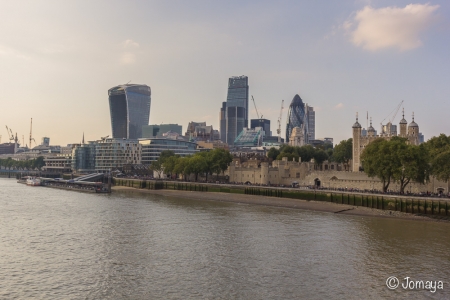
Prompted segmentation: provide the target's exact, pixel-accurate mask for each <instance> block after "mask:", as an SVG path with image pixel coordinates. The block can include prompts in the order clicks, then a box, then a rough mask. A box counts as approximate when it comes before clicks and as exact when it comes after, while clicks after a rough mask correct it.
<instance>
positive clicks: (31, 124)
mask: <svg viewBox="0 0 450 300" xmlns="http://www.w3.org/2000/svg"><path fill="white" fill-rule="evenodd" d="M32 131H33V118H31V123H30V149H31V140H32V139H33V137H32V136H31V133H32ZM35 143H36V142H35Z"/></svg>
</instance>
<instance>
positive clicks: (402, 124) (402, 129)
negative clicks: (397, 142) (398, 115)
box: [400, 109, 408, 137]
mask: <svg viewBox="0 0 450 300" xmlns="http://www.w3.org/2000/svg"><path fill="white" fill-rule="evenodd" d="M402 116H403V118H402V119H401V120H400V137H406V134H407V133H406V127H407V125H408V122H406V120H405V109H403V114H402Z"/></svg>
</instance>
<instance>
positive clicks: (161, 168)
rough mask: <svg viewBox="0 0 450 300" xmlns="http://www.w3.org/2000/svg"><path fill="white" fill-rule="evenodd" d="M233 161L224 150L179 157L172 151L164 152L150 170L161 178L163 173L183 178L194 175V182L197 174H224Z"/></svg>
mask: <svg viewBox="0 0 450 300" xmlns="http://www.w3.org/2000/svg"><path fill="white" fill-rule="evenodd" d="M232 161H233V156H232V155H231V154H230V152H229V151H227V150H225V149H214V150H212V151H208V152H197V153H195V154H194V155H190V156H185V157H181V156H179V155H175V153H174V152H173V151H170V150H165V151H162V152H161V155H160V157H159V159H158V160H157V161H154V162H153V163H152V164H151V166H150V168H151V169H152V170H153V171H155V172H156V173H157V174H158V177H161V174H162V173H163V172H164V173H165V174H168V175H175V176H176V177H178V175H180V174H181V175H183V176H184V178H185V179H186V177H188V176H189V175H191V174H194V175H195V181H197V180H198V175H199V174H205V175H206V180H208V175H213V174H217V175H219V174H220V173H222V174H223V173H224V172H225V171H226V169H227V168H228V165H229V164H230V163H231V162H232Z"/></svg>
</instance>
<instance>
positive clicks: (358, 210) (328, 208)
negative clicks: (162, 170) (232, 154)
mask: <svg viewBox="0 0 450 300" xmlns="http://www.w3.org/2000/svg"><path fill="white" fill-rule="evenodd" d="M112 191H113V192H118V191H123V192H135V193H141V194H154V195H160V196H168V197H176V198H184V199H190V200H206V201H218V202H230V203H244V204H250V205H262V206H271V207H282V208H291V209H302V210H309V211H320V212H327V213H335V214H343V215H351V216H369V217H380V218H395V219H403V220H416V221H431V222H445V223H449V221H448V220H443V219H438V218H433V217H431V216H428V215H417V214H411V213H404V212H399V211H390V210H380V209H375V208H367V207H361V206H353V205H348V204H337V203H330V202H323V201H314V200H299V199H292V198H276V197H269V196H256V195H246V194H230V193H218V192H196V191H180V190H164V189H161V190H148V189H137V188H132V187H125V186H113V187H112Z"/></svg>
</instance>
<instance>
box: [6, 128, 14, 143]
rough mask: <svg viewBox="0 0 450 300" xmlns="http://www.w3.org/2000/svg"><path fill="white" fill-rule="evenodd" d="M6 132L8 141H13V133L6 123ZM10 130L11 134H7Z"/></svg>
mask: <svg viewBox="0 0 450 300" xmlns="http://www.w3.org/2000/svg"><path fill="white" fill-rule="evenodd" d="M6 132H7V133H8V137H9V140H10V141H14V134H13V133H12V130H11V128H8V125H6ZM10 132H11V134H9V133H10Z"/></svg>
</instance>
